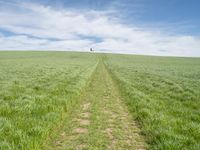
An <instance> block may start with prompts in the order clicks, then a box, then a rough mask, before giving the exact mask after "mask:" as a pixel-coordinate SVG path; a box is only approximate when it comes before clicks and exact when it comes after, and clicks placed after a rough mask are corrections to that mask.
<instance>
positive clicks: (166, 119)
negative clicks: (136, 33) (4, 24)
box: [0, 52, 200, 150]
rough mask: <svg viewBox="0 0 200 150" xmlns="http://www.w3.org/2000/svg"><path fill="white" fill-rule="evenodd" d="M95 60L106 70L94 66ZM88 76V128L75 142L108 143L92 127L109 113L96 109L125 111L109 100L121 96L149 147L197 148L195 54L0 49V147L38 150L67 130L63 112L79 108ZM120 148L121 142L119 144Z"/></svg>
mask: <svg viewBox="0 0 200 150" xmlns="http://www.w3.org/2000/svg"><path fill="white" fill-rule="evenodd" d="M99 57H102V58H103V61H104V63H105V66H106V67H104V65H102V64H101V65H102V66H101V67H97V64H98V62H101V61H99ZM99 68H100V69H99ZM96 69H98V70H96ZM95 70H96V71H95ZM107 70H108V71H109V73H110V74H111V77H112V78H113V79H114V80H115V81H116V84H117V85H118V86H119V89H120V92H121V93H119V92H118V90H117V89H118V88H116V87H115V86H114V85H115V84H114V83H113V81H112V79H111V77H110V74H109V73H108V72H107ZM92 74H93V75H92ZM97 78H98V79H97ZM89 81H92V85H91V86H90V87H89V89H88V90H87V91H86V93H85V94H86V95H89V97H90V99H88V100H89V101H90V103H91V112H90V113H91V125H90V126H88V135H87V136H81V138H80V140H79V139H78V144H81V141H86V143H88V146H89V147H90V148H91V149H92V148H96V149H97V148H99V146H100V147H101V148H102V149H103V148H105V146H106V145H109V144H108V143H109V141H108V140H106V139H107V137H105V135H104V133H103V132H102V133H101V132H98V131H99V129H100V127H101V126H102V127H107V126H108V125H110V124H109V123H107V122H106V121H107V120H108V119H105V118H106V117H110V116H106V115H104V114H103V111H102V110H101V109H102V108H104V106H106V107H108V106H109V105H110V106H113V107H112V109H110V110H113V111H114V112H118V111H119V112H118V114H123V113H124V112H125V110H123V109H122V110H123V111H120V110H121V109H119V110H118V109H117V108H116V107H118V106H121V103H120V101H116V103H114V101H115V99H118V97H120V96H122V98H123V99H124V102H125V103H126V104H127V106H128V108H129V111H130V112H131V114H132V116H133V117H134V118H135V119H136V120H137V122H138V124H139V126H140V128H141V130H142V133H143V135H144V136H145V138H146V141H147V142H148V145H149V146H148V147H149V149H167V150H168V149H169V150H170V149H171V150H179V149H181V150H182V149H185V150H196V149H200V109H199V108H200V59H199V58H175V57H174V58H172V57H148V56H134V55H114V54H92V53H73V52H0V150H1V149H2V150H7V149H8V150H9V149H22V150H23V149H24V150H26V149H30V150H31V149H40V148H41V146H42V145H43V144H45V143H46V141H47V139H48V138H49V137H50V135H51V133H58V132H59V131H58V132H56V130H57V129H59V127H63V130H65V129H66V131H69V129H70V128H67V126H65V124H64V123H63V122H65V120H66V119H67V117H66V116H67V115H68V117H69V118H70V114H75V113H73V111H74V109H75V108H81V104H82V103H84V99H83V101H81V98H83V95H84V92H85V91H84V90H85V87H86V86H88V85H89V84H88V83H89ZM95 89H96V90H95ZM112 89H113V90H112ZM110 90H111V91H112V92H110V99H111V101H110V103H107V101H103V100H104V99H102V98H105V99H106V97H107V95H106V97H104V96H105V95H104V94H105V93H107V92H108V91H110ZM102 94H103V95H102ZM120 94H121V95H120ZM119 95H120V96H119ZM88 100H86V101H88ZM101 100H102V101H101ZM86 101H85V102H86ZM108 102H109V101H108ZM119 104H120V105H119ZM79 111H80V110H78V111H77V112H79ZM97 112H98V113H97ZM75 116H77V115H75ZM117 116H118V117H119V118H118V119H120V115H117ZM123 116H126V115H124V114H123ZM71 117H73V116H71ZM77 117H78V116H77ZM99 118H102V119H99ZM122 118H123V117H122ZM124 119H126V118H124ZM102 120H105V121H102ZM67 122H68V123H69V124H70V121H69V120H67V121H66V123H67ZM124 122H126V121H123V122H120V121H119V123H118V120H116V122H115V124H114V127H113V131H115V129H116V131H117V132H114V134H115V133H119V135H117V134H116V135H115V137H118V136H119V139H120V138H121V137H123V136H126V134H127V135H128V133H126V134H125V133H123V132H118V128H117V127H118V126H120V125H122V127H121V126H120V129H123V127H125V125H123V124H121V123H124ZM129 122H131V120H129ZM103 129H104V128H103ZM96 131H97V132H96ZM100 131H101V130H100ZM119 131H126V129H123V130H119ZM127 131H128V130H127ZM60 132H61V131H60ZM70 132H72V131H70ZM67 134H70V133H67ZM57 136H58V137H59V135H57ZM95 139H96V140H95ZM122 139H123V138H122ZM67 140H68V138H66V141H65V142H68V141H67ZM101 140H102V141H101ZM76 142H77V141H75V142H72V148H73V144H75V145H76ZM119 145H121V146H123V147H126V146H127V145H124V143H123V142H122V143H120V144H119ZM144 145H145V144H144ZM47 147H48V145H47Z"/></svg>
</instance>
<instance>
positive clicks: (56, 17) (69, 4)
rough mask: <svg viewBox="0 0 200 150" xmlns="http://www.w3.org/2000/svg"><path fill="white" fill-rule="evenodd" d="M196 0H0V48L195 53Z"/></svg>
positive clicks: (199, 35) (198, 50) (199, 51)
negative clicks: (91, 48)
mask: <svg viewBox="0 0 200 150" xmlns="http://www.w3.org/2000/svg"><path fill="white" fill-rule="evenodd" d="M199 8H200V1H199V0H56V1H55V0H43V1H40V0H26V1H25V0H0V18H1V19H0V50H74V51H88V49H89V48H90V47H93V48H94V49H96V50H97V51H100V52H113V53H131V54H145V55H163V56H200V28H199V27H200V19H199V17H200V16H199V14H200V10H199Z"/></svg>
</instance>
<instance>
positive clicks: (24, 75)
mask: <svg viewBox="0 0 200 150" xmlns="http://www.w3.org/2000/svg"><path fill="white" fill-rule="evenodd" d="M96 65H97V59H96V56H94V55H92V54H83V53H69V52H68V53H65V52H0V149H26V150H27V149H29V150H30V149H39V147H40V145H41V144H42V142H43V140H44V139H45V138H46V137H47V136H48V134H49V132H51V130H52V128H53V127H54V126H55V125H56V124H58V123H59V121H61V120H62V117H63V114H64V113H65V112H68V111H70V110H71V109H73V108H72V106H73V105H75V104H76V103H77V101H76V99H77V97H78V96H79V95H80V93H81V90H82V89H83V88H84V87H85V85H86V83H87V81H88V79H89V77H90V76H91V74H92V72H93V71H94V69H95V67H96Z"/></svg>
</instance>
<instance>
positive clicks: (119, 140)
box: [43, 60, 146, 150]
mask: <svg viewBox="0 0 200 150" xmlns="http://www.w3.org/2000/svg"><path fill="white" fill-rule="evenodd" d="M81 99H82V100H81V102H80V105H79V106H77V107H76V109H74V110H73V111H72V112H71V113H70V115H68V117H66V119H65V120H64V121H63V124H62V125H61V126H60V127H58V129H57V130H58V131H57V133H56V136H53V137H51V138H50V139H49V140H48V141H47V143H45V146H44V147H43V149H46V150H47V149H48V150H51V149H52V150H84V149H85V150H107V149H108V150H120V149H124V150H127V149H130V150H145V149H146V143H145V141H144V137H143V136H141V135H140V129H139V128H138V126H137V124H136V123H135V121H134V119H133V117H132V116H131V114H130V113H129V112H128V108H127V107H126V105H125V103H124V102H123V99H122V97H121V96H120V92H119V90H118V87H117V86H116V85H115V82H114V81H113V79H112V77H111V76H110V74H109V72H108V71H107V69H106V67H105V65H104V63H103V61H102V60H100V61H99V64H98V66H97V69H96V71H95V73H94V74H93V76H92V79H91V82H90V84H89V86H88V87H87V89H86V90H85V92H84V94H83V96H82V98H81Z"/></svg>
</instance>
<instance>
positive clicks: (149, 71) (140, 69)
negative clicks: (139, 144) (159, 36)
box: [105, 55, 200, 150]
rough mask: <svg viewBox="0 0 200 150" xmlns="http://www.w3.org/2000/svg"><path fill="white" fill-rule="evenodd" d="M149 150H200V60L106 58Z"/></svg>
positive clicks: (133, 57)
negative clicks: (144, 136)
mask: <svg viewBox="0 0 200 150" xmlns="http://www.w3.org/2000/svg"><path fill="white" fill-rule="evenodd" d="M105 63H106V65H107V67H108V69H109V70H110V72H111V73H112V75H113V77H114V78H115V79H116V80H117V82H118V83H119V87H120V89H121V90H122V95H123V96H124V98H125V101H126V103H127V105H128V107H129V109H130V111H131V112H132V114H133V116H134V117H135V118H136V120H137V121H138V122H139V124H140V126H141V128H142V131H143V134H144V135H146V139H147V142H148V144H149V148H150V149H167V150H170V149H171V150H179V149H180V150H183V149H185V150H197V149H200V109H199V108H200V59H199V58H170V57H147V56H131V55H107V56H106V59H105Z"/></svg>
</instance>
